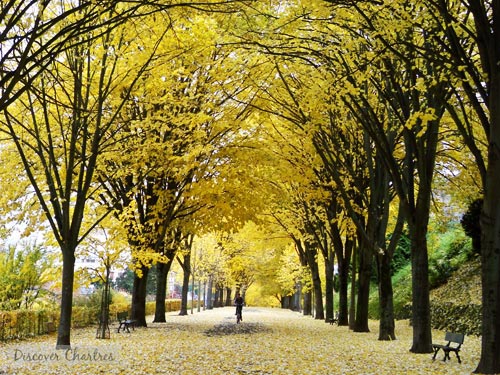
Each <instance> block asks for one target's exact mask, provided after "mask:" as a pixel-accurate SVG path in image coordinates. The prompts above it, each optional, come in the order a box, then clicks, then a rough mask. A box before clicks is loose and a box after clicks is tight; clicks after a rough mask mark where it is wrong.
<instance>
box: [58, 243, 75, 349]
mask: <svg viewBox="0 0 500 375" xmlns="http://www.w3.org/2000/svg"><path fill="white" fill-rule="evenodd" d="M62 253H63V254H62V255H63V269H62V284H61V285H62V291H61V310H60V311H61V315H60V316H61V318H60V320H59V327H58V330H57V344H56V348H57V349H67V348H68V347H69V346H70V345H71V342H70V336H71V314H72V308H73V282H74V279H75V249H74V248H72V249H69V248H67V249H63V250H62Z"/></svg>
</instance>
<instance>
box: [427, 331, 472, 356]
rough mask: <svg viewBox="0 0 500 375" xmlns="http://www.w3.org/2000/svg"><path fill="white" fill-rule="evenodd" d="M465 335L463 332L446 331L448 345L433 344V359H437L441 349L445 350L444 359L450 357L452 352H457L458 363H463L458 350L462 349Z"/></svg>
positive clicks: (445, 338)
mask: <svg viewBox="0 0 500 375" xmlns="http://www.w3.org/2000/svg"><path fill="white" fill-rule="evenodd" d="M464 337H465V335H464V334H463V333H452V332H446V335H445V336H444V340H445V341H448V343H447V344H446V345H441V344H432V347H433V349H434V356H433V357H432V359H433V360H434V359H436V355H437V353H438V352H439V350H443V352H444V358H443V361H446V360H447V359H450V352H455V354H456V356H457V359H458V363H462V361H461V360H460V355H459V354H458V352H459V351H460V347H461V346H462V344H463V343H464Z"/></svg>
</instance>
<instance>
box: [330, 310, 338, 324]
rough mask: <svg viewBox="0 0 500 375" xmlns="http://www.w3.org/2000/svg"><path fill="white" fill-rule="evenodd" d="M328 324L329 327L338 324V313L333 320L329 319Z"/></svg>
mask: <svg viewBox="0 0 500 375" xmlns="http://www.w3.org/2000/svg"><path fill="white" fill-rule="evenodd" d="M328 322H329V323H330V325H333V324H334V323H337V324H339V312H338V311H336V312H335V316H334V317H333V318H330V319H329V320H328Z"/></svg>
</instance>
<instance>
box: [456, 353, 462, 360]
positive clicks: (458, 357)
mask: <svg viewBox="0 0 500 375" xmlns="http://www.w3.org/2000/svg"><path fill="white" fill-rule="evenodd" d="M455 354H456V355H457V360H458V363H462V361H461V360H460V355H458V351H455Z"/></svg>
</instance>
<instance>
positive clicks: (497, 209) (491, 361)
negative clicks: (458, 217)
mask: <svg viewBox="0 0 500 375" xmlns="http://www.w3.org/2000/svg"><path fill="white" fill-rule="evenodd" d="M497 4H498V3H497ZM497 8H499V7H497ZM499 10H500V9H496V11H499ZM499 18H500V17H499V16H498V14H497V21H498V20H499ZM496 41H497V43H496V48H494V49H493V48H492V49H491V51H490V52H491V53H492V54H493V53H495V56H496V59H495V60H492V61H498V57H499V56H500V46H499V45H498V35H496ZM490 85H491V88H490V93H491V98H490V103H489V109H490V123H491V131H490V138H489V149H488V150H489V152H488V171H487V179H486V181H487V183H486V192H485V195H484V203H483V212H482V215H481V260H482V263H481V267H482V268H481V279H482V305H483V317H482V335H481V358H480V361H479V364H478V367H477V369H476V370H475V372H476V373H484V374H497V373H500V340H499V337H500V194H498V192H497V191H496V189H497V187H498V186H499V184H500V103H499V100H500V98H499V96H500V67H499V66H498V64H497V63H496V64H493V63H492V72H491V77H490Z"/></svg>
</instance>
